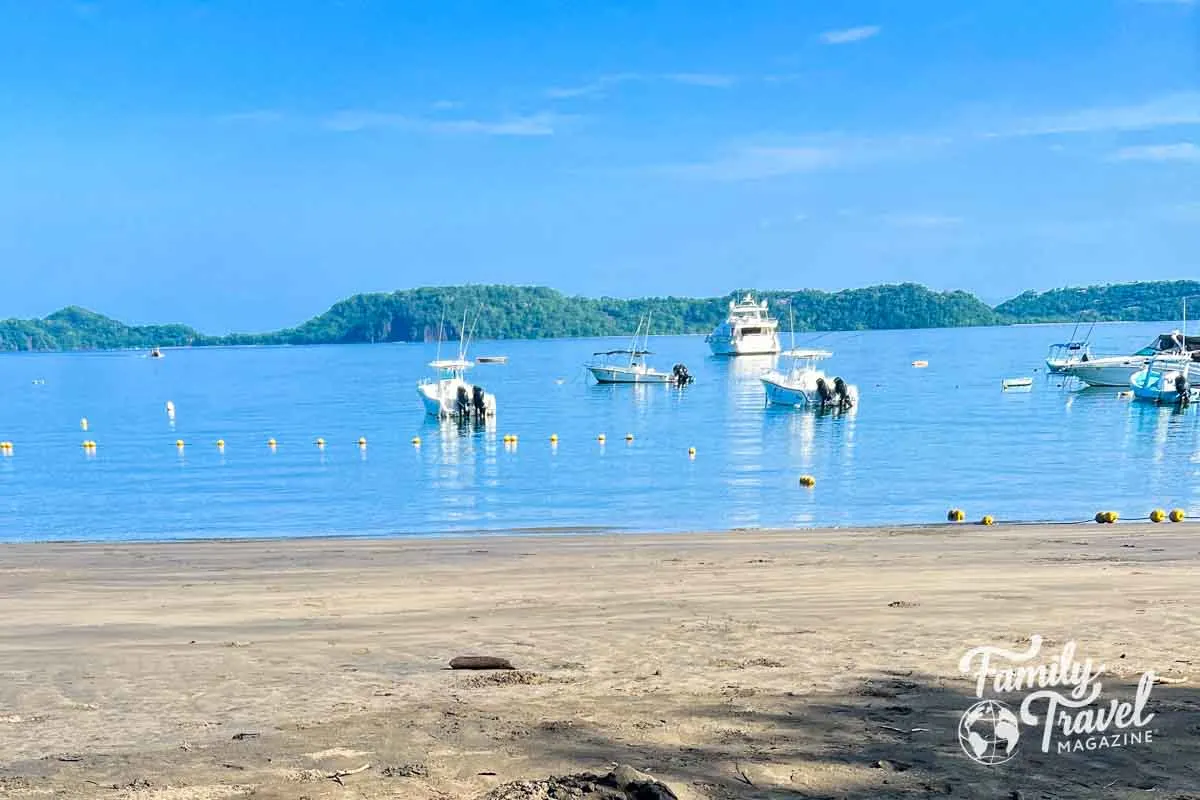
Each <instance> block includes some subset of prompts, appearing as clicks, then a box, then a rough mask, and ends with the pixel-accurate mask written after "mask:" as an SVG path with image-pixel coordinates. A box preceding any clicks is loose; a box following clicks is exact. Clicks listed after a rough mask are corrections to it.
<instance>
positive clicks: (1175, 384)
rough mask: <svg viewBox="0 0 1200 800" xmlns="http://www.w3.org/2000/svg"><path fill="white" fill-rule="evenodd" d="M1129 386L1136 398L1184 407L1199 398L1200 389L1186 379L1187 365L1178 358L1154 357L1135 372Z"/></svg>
mask: <svg viewBox="0 0 1200 800" xmlns="http://www.w3.org/2000/svg"><path fill="white" fill-rule="evenodd" d="M1129 387H1130V390H1131V391H1132V392H1133V396H1134V398H1135V399H1137V400H1145V401H1148V402H1152V403H1158V404H1160V405H1173V406H1179V407H1184V406H1187V405H1189V404H1190V403H1191V402H1192V401H1193V400H1197V399H1200V390H1197V389H1196V387H1194V386H1192V385H1191V382H1190V381H1188V367H1187V365H1186V364H1183V365H1181V364H1180V363H1179V361H1178V359H1173V358H1166V359H1162V358H1156V359H1154V360H1152V361H1151V362H1150V363H1149V364H1147V365H1146V368H1145V369H1142V370H1139V371H1138V372H1135V373H1134V375H1133V377H1132V378H1130V379H1129Z"/></svg>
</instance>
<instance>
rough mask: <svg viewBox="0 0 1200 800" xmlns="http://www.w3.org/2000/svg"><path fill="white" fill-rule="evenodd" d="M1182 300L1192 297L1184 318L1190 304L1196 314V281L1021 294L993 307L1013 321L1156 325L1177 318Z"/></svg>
mask: <svg viewBox="0 0 1200 800" xmlns="http://www.w3.org/2000/svg"><path fill="white" fill-rule="evenodd" d="M1186 297H1192V298H1193V300H1192V301H1190V302H1189V304H1188V306H1189V308H1188V316H1189V317H1191V316H1192V314H1193V305H1194V312H1195V313H1197V314H1198V315H1200V282H1197V281H1144V282H1139V283H1118V284H1108V285H1106V286H1082V287H1075V288H1070V289H1054V290H1052V291H1049V292H1040V293H1039V292H1025V293H1024V294H1022V295H1019V296H1017V297H1014V298H1013V299H1012V300H1008V301H1006V302H1003V303H1001V304H1000V305H998V306H996V312H997V313H999V314H1000V315H1001V316H1003V317H1005V318H1006V320H1009V321H1016V322H1055V321H1059V320H1072V319H1076V318H1078V317H1079V315H1080V314H1084V315H1085V316H1086V317H1087V319H1097V320H1101V321H1118V320H1122V321H1129V322H1137V321H1141V322H1158V321H1160V320H1170V319H1179V318H1180V316H1181V315H1182V314H1183V300H1184V298H1186Z"/></svg>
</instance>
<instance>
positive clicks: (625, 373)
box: [587, 350, 693, 386]
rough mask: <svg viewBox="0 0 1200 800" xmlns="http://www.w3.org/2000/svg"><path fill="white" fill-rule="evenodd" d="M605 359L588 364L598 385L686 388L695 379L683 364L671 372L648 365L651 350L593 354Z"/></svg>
mask: <svg viewBox="0 0 1200 800" xmlns="http://www.w3.org/2000/svg"><path fill="white" fill-rule="evenodd" d="M592 355H593V356H595V357H597V358H600V359H603V360H602V361H601V362H597V363H592V364H588V365H587V368H588V371H589V372H591V373H592V376H593V377H594V378H595V379H596V381H597V382H598V383H663V384H672V385H675V386H686V385H687V384H689V383H691V382H692V380H693V378H692V376H691V374H689V373H688V370H687V367H685V366H684V365H683V364H676V365H675V366H674V367H672V369H671V371H670V372H662V371H661V370H657V369H654V368H653V367H651V366H649V365H647V364H646V360H645V357H646V356H648V355H652V353H650V351H649V350H605V351H604V352H600V353H593V354H592Z"/></svg>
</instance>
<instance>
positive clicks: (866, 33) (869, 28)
mask: <svg viewBox="0 0 1200 800" xmlns="http://www.w3.org/2000/svg"><path fill="white" fill-rule="evenodd" d="M882 30H883V28H881V27H879V26H878V25H860V26H859V27H857V28H843V29H841V30H836V31H825V32H824V33H822V34H821V41H822V42H824V43H825V44H853V43H854V42H861V41H864V40H866V39H870V38H871V37H873V36H878V35H879V33H880V32H881V31H882Z"/></svg>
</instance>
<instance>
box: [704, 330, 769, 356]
mask: <svg viewBox="0 0 1200 800" xmlns="http://www.w3.org/2000/svg"><path fill="white" fill-rule="evenodd" d="M708 347H709V349H710V350H711V351H712V354H713V355H715V356H769V355H775V354H776V353H778V352H779V349H780V348H779V334H778V333H751V334H746V335H743V336H738V337H734V336H729V335H721V334H716V333H714V334H712V335H710V336H709V337H708Z"/></svg>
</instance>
